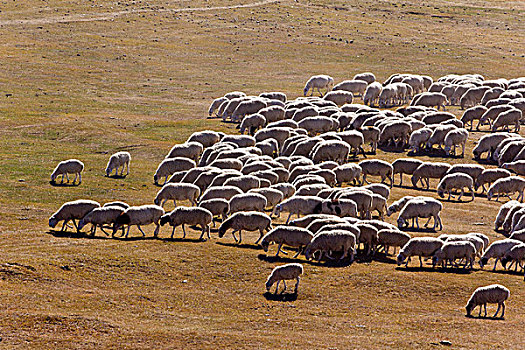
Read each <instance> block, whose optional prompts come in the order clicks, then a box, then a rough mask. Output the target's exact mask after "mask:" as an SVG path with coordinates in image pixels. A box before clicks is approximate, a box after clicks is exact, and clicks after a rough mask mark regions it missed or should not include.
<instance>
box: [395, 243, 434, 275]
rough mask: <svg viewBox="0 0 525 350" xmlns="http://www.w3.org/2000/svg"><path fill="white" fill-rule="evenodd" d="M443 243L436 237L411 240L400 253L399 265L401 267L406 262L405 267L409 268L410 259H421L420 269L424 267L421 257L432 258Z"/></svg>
mask: <svg viewBox="0 0 525 350" xmlns="http://www.w3.org/2000/svg"><path fill="white" fill-rule="evenodd" d="M443 244H444V243H443V241H442V240H440V239H439V238H435V237H414V238H411V239H410V240H409V241H408V242H407V243H406V244H405V245H404V246H403V248H401V250H400V251H399V254H398V255H397V265H401V264H402V263H403V262H404V261H405V260H406V263H405V267H408V263H409V262H410V257H412V256H417V257H419V267H421V268H422V267H423V261H421V257H431V256H433V255H434V253H435V252H436V251H437V250H438V249H441V247H442V246H443Z"/></svg>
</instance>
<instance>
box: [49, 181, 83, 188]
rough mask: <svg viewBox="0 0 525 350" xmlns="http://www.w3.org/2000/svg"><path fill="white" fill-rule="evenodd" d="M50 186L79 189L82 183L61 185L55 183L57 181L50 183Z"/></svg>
mask: <svg viewBox="0 0 525 350" xmlns="http://www.w3.org/2000/svg"><path fill="white" fill-rule="evenodd" d="M49 184H50V185H51V186H53V187H78V186H80V184H81V182H77V183H76V184H75V183H72V182H64V183H60V182H55V181H49Z"/></svg>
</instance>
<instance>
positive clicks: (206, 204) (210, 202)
mask: <svg viewBox="0 0 525 350" xmlns="http://www.w3.org/2000/svg"><path fill="white" fill-rule="evenodd" d="M199 207H201V208H204V209H207V210H209V211H210V213H211V214H212V215H213V216H215V215H219V216H221V218H222V221H224V220H226V217H227V216H228V213H229V212H230V204H229V203H228V201H227V200H226V199H224V198H212V199H207V200H204V201H201V202H200V203H199ZM212 223H213V227H215V221H213V220H212Z"/></svg>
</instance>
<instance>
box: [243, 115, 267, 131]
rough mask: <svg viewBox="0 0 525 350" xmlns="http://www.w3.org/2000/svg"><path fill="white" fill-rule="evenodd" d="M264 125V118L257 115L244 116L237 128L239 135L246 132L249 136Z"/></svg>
mask: <svg viewBox="0 0 525 350" xmlns="http://www.w3.org/2000/svg"><path fill="white" fill-rule="evenodd" d="M265 125H266V118H265V117H264V116H263V115H262V114H259V113H255V114H251V115H249V116H246V117H245V118H244V119H243V120H242V121H241V125H240V127H239V129H240V131H241V134H244V132H245V131H248V133H249V134H250V135H253V134H254V133H255V131H256V130H257V129H259V128H263V127H264V126H265Z"/></svg>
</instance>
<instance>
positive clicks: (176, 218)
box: [160, 207, 213, 240]
mask: <svg viewBox="0 0 525 350" xmlns="http://www.w3.org/2000/svg"><path fill="white" fill-rule="evenodd" d="M212 220H213V214H212V213H211V212H210V211H209V210H208V209H206V208H202V207H177V208H175V209H174V210H173V211H171V212H169V213H168V214H166V215H163V216H162V217H161V218H160V225H161V226H164V225H165V224H167V223H169V225H170V226H173V230H172V231H171V238H172V239H173V234H174V233H175V228H176V227H177V226H179V225H182V232H183V236H182V238H183V239H184V238H186V229H185V228H184V225H198V226H200V227H201V228H202V233H201V236H200V237H199V240H203V237H204V233H206V232H207V233H208V239H210V238H211V237H210V223H211V222H212Z"/></svg>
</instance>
